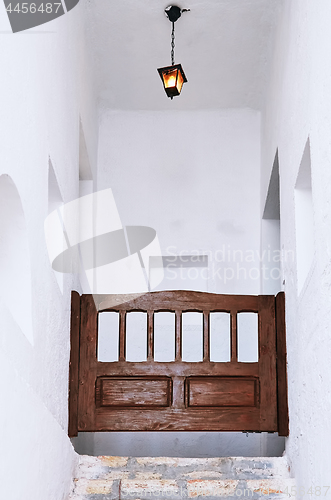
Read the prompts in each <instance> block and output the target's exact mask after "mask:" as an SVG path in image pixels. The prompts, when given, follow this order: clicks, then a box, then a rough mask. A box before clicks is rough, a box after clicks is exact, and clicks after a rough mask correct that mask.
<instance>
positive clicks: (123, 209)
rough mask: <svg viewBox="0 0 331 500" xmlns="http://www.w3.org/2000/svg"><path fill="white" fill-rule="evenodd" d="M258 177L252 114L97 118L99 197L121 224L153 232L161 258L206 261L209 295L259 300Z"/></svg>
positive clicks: (136, 114)
mask: <svg viewBox="0 0 331 500" xmlns="http://www.w3.org/2000/svg"><path fill="white" fill-rule="evenodd" d="M259 176H260V115H259V113H257V112H254V111H251V110H232V111H226V110H225V111H192V112H190V111H188V112H180V111H174V112H116V111H115V112H111V111H104V112H103V113H102V115H101V125H100V146H99V165H98V189H105V188H107V187H111V188H112V189H113V193H114V197H115V201H116V204H117V207H118V210H119V213H120V217H121V219H122V222H123V224H125V225H147V226H151V227H153V228H154V229H155V230H156V231H157V234H158V236H159V240H160V244H161V248H162V252H163V255H170V254H171V255H173V254H177V255H180V254H189V255H190V254H196V253H200V254H206V255H208V258H209V271H210V278H209V280H208V291H211V292H217V293H258V292H259V289H260V288H259V286H260V280H259V276H258V275H257V274H258V270H259V266H260V263H259V255H258V254H259V249H260V247H259V245H260V224H259V218H260V206H259V185H260V177H259ZM236 250H241V251H242V254H241V252H240V251H239V252H237V253H235V251H236ZM248 253H249V255H248ZM255 268H257V271H255Z"/></svg>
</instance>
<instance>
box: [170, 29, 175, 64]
mask: <svg viewBox="0 0 331 500" xmlns="http://www.w3.org/2000/svg"><path fill="white" fill-rule="evenodd" d="M174 64H175V23H172V32H171V65H172V66H174Z"/></svg>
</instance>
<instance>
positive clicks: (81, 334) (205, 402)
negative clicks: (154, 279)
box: [69, 291, 288, 436]
mask: <svg viewBox="0 0 331 500" xmlns="http://www.w3.org/2000/svg"><path fill="white" fill-rule="evenodd" d="M105 311H116V312H117V313H118V315H119V331H118V335H119V343H118V345H119V352H118V361H115V362H100V361H98V355H97V345H98V316H99V314H101V313H102V312H105ZM133 311H143V312H145V313H146V314H147V329H146V330H147V331H146V336H147V339H148V341H147V359H146V361H144V362H129V361H127V360H126V317H127V315H128V314H130V312H133ZM159 311H163V312H164V311H169V312H172V313H174V314H175V360H174V361H173V362H157V361H155V360H154V315H155V314H156V313H157V312H159ZM189 311H195V312H200V313H202V314H203V359H202V361H201V362H185V361H183V360H182V315H183V314H184V313H185V312H189ZM215 312H226V313H228V314H229V315H230V320H231V322H230V325H231V344H230V345H231V356H230V361H229V362H213V361H211V360H210V315H211V314H212V313H215ZM242 312H251V313H256V314H257V315H258V360H257V361H256V362H250V363H248V362H240V361H238V334H237V333H238V332H237V317H238V314H240V313H242ZM71 321H72V322H71V361H70V398H69V435H71V436H73V435H76V434H77V432H78V431H257V432H261V431H269V432H275V431H278V432H279V434H281V435H287V433H288V420H287V419H288V417H287V386H286V351H285V316H284V294H283V293H280V294H278V296H277V297H276V298H275V297H274V296H239V295H217V294H212V293H202V292H191V291H170V292H151V293H147V294H145V295H141V296H135V295H131V296H120V295H106V296H105V295H103V296H102V295H94V296H92V295H82V296H79V295H78V293H77V292H73V294H72V320H71Z"/></svg>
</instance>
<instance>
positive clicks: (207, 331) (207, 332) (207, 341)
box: [203, 311, 210, 361]
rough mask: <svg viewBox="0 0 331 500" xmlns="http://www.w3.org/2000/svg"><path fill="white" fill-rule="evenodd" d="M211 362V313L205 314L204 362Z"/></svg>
mask: <svg viewBox="0 0 331 500" xmlns="http://www.w3.org/2000/svg"><path fill="white" fill-rule="evenodd" d="M209 360H210V327H209V311H204V312H203V361H209Z"/></svg>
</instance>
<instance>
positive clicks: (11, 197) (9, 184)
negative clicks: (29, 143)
mask: <svg viewBox="0 0 331 500" xmlns="http://www.w3.org/2000/svg"><path fill="white" fill-rule="evenodd" d="M0 276H1V280H0V300H1V302H2V303H3V304H4V305H5V307H6V308H7V310H8V311H9V312H10V314H11V316H12V318H13V320H14V321H15V322H16V324H17V325H18V326H19V327H20V330H21V331H22V333H23V334H24V335H25V337H26V338H27V339H28V341H29V342H30V343H31V345H33V325H32V293H31V264H30V251H29V243H28V233H27V227H26V221H25V216H24V211H23V206H22V202H21V198H20V195H19V193H18V190H17V188H16V186H15V184H14V182H13V180H12V179H11V177H10V176H9V175H7V174H3V175H1V176H0Z"/></svg>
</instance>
